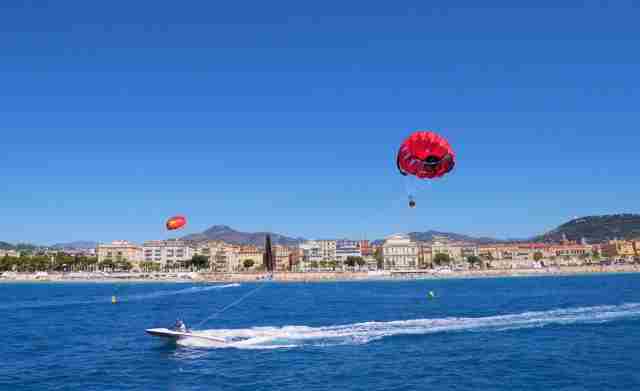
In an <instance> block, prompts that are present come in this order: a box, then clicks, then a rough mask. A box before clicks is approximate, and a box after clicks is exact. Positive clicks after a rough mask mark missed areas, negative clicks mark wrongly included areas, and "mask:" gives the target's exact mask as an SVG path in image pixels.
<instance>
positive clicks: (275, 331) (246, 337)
mask: <svg viewBox="0 0 640 391" xmlns="http://www.w3.org/2000/svg"><path fill="white" fill-rule="evenodd" d="M636 317H640V303H628V304H622V305H612V306H596V307H576V308H566V309H557V310H551V311H541V312H524V313H520V314H511V315H496V316H488V317H481V318H441V319H414V320H398V321H391V322H365V323H354V324H348V325H339V326H327V327H307V326H284V327H254V328H249V329H219V330H203V331H197V332H194V334H197V335H201V336H203V337H206V336H211V337H217V338H223V339H224V340H225V342H224V343H220V342H212V341H208V340H206V339H204V338H185V339H181V340H179V341H178V344H180V345H183V346H189V347H202V348H236V349H283V348H296V347H302V346H335V345H355V344H366V343H369V342H372V341H376V340H380V339H383V338H388V337H393V336H400V335H426V334H435V333H444V332H481V331H484V332H499V331H506V330H516V329H527V328H537V327H545V326H549V325H570V324H587V323H604V322H611V321H615V320H620V319H629V318H636Z"/></svg>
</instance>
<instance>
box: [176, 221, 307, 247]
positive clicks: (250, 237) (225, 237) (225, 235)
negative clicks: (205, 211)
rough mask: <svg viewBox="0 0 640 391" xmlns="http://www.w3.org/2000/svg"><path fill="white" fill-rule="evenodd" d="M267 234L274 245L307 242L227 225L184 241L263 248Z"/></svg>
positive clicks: (193, 235) (302, 239)
mask: <svg viewBox="0 0 640 391" xmlns="http://www.w3.org/2000/svg"><path fill="white" fill-rule="evenodd" d="M267 234H269V235H271V242H272V243H273V244H281V245H284V246H295V245H297V244H299V243H301V242H304V240H305V239H304V238H292V237H288V236H285V235H280V234H277V233H272V232H241V231H236V230H234V229H233V228H231V227H229V226H227V225H214V226H213V227H211V228H209V229H207V230H206V231H204V232H203V233H200V234H192V235H187V236H185V237H184V238H183V239H185V240H193V241H196V242H200V241H206V240H222V241H225V242H227V243H235V244H250V245H254V246H263V245H264V241H265V237H266V235H267Z"/></svg>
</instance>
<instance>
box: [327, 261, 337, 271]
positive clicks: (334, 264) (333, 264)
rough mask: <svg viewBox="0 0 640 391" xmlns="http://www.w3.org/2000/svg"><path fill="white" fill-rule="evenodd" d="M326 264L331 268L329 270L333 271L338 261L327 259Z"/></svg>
mask: <svg viewBox="0 0 640 391" xmlns="http://www.w3.org/2000/svg"><path fill="white" fill-rule="evenodd" d="M327 266H329V267H330V268H331V270H333V271H335V270H336V268H337V267H338V262H336V261H329V262H327Z"/></svg>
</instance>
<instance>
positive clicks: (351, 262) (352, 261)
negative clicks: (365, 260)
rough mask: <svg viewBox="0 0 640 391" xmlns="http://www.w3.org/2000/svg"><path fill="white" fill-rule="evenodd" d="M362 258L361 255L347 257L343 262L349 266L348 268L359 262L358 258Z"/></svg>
mask: <svg viewBox="0 0 640 391" xmlns="http://www.w3.org/2000/svg"><path fill="white" fill-rule="evenodd" d="M361 259H362V257H353V256H350V257H347V259H346V260H345V261H344V264H345V265H347V266H349V267H350V268H354V267H355V266H356V264H358V265H359V264H360V260H361Z"/></svg>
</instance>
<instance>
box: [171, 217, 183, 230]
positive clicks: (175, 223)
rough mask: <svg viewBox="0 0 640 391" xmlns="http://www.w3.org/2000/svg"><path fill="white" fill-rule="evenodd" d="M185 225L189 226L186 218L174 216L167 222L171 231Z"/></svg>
mask: <svg viewBox="0 0 640 391" xmlns="http://www.w3.org/2000/svg"><path fill="white" fill-rule="evenodd" d="M185 225H187V219H186V218H185V217H184V216H174V217H172V218H170V219H169V220H167V229H168V230H169V231H173V230H176V229H180V228H183V227H184V226H185Z"/></svg>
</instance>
